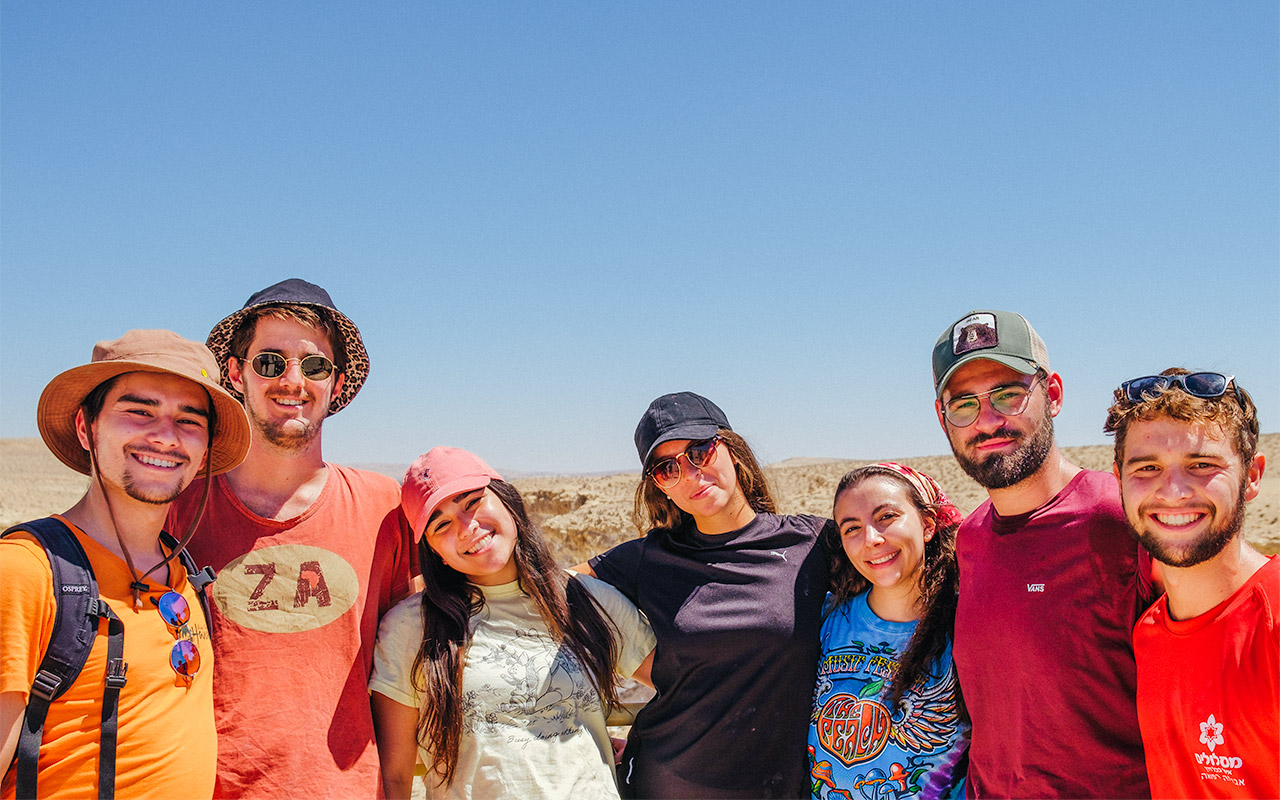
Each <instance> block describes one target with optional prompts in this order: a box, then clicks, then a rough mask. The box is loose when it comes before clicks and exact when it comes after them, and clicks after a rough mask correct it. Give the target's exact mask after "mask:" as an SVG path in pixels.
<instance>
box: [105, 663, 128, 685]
mask: <svg viewBox="0 0 1280 800" xmlns="http://www.w3.org/2000/svg"><path fill="white" fill-rule="evenodd" d="M128 670H129V665H128V663H126V662H125V660H124V659H123V658H113V659H111V660H110V661H108V662H107V688H109V689H122V688H124V684H125V680H126V678H125V676H124V674H125V673H126V672H127V671H128Z"/></svg>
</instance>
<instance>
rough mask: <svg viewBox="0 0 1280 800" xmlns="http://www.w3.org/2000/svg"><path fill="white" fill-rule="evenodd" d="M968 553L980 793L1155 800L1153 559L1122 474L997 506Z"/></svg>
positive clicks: (974, 774) (957, 650)
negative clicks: (1139, 652) (1139, 688)
mask: <svg viewBox="0 0 1280 800" xmlns="http://www.w3.org/2000/svg"><path fill="white" fill-rule="evenodd" d="M1140 553H1141V554H1142V555H1140ZM956 556H957V559H958V561H959V565H960V601H959V605H958V606H957V609H956V632H955V644H954V649H953V652H954V656H955V662H956V670H957V672H958V674H959V676H960V688H961V690H962V691H963V693H964V701H965V704H966V706H967V707H968V710H969V714H970V717H971V718H972V720H973V739H972V741H971V743H970V746H969V780H968V784H967V785H968V794H969V796H970V797H1108V798H1133V797H1148V796H1149V795H1150V792H1149V789H1148V787H1147V773H1146V767H1145V765H1144V763H1143V751H1142V740H1141V736H1140V735H1139V733H1138V713H1137V708H1136V701H1135V695H1136V682H1137V680H1136V669H1135V666H1134V661H1133V647H1132V643H1131V642H1132V639H1131V636H1132V631H1133V624H1134V622H1135V621H1137V618H1138V614H1139V612H1140V611H1141V610H1142V609H1143V608H1145V607H1146V603H1148V602H1150V597H1151V594H1152V589H1151V574H1150V561H1149V559H1147V558H1145V552H1143V551H1142V550H1141V548H1140V547H1139V546H1138V544H1137V542H1136V541H1135V540H1134V538H1133V536H1132V535H1131V534H1130V533H1129V526H1128V524H1127V523H1126V522H1125V518H1124V513H1123V511H1122V510H1121V508H1120V490H1119V487H1118V485H1117V484H1116V480H1115V478H1114V477H1113V476H1112V475H1111V474H1110V473H1106V472H1094V471H1090V470H1085V471H1082V472H1081V473H1080V474H1078V475H1077V476H1076V477H1075V478H1073V479H1072V480H1071V482H1070V483H1068V484H1067V486H1066V487H1065V488H1063V490H1062V491H1061V492H1059V493H1058V495H1057V496H1056V497H1054V498H1053V499H1052V500H1050V501H1049V502H1048V503H1046V504H1044V505H1043V506H1041V507H1040V508H1037V509H1036V510H1034V511H1031V512H1029V513H1027V514H1021V515H1018V516H1015V517H1001V516H1000V515H999V514H997V513H996V512H995V509H994V508H993V507H992V506H991V502H990V501H989V500H988V501H987V502H985V503H983V504H982V505H980V506H978V508H977V509H976V510H975V511H974V512H973V513H972V514H970V515H969V517H968V518H967V519H966V520H965V521H964V523H963V524H962V525H961V526H960V530H959V532H958V533H957V536H956Z"/></svg>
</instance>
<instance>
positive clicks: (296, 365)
mask: <svg viewBox="0 0 1280 800" xmlns="http://www.w3.org/2000/svg"><path fill="white" fill-rule="evenodd" d="M276 380H278V381H279V382H280V383H281V384H283V385H285V386H301V385H302V384H303V377H302V361H301V360H300V359H296V358H291V359H289V360H287V361H285V362H284V372H283V373H282V374H281V375H280V377H279V378H276Z"/></svg>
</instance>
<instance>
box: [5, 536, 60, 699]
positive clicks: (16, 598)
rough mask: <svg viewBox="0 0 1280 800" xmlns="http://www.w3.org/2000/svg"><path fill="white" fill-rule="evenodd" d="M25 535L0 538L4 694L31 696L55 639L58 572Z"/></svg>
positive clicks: (35, 543) (42, 550)
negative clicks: (41, 665)
mask: <svg viewBox="0 0 1280 800" xmlns="http://www.w3.org/2000/svg"><path fill="white" fill-rule="evenodd" d="M20 537H22V534H17V535H15V536H10V537H8V538H5V539H0V573H3V576H4V579H3V581H0V620H4V623H3V624H0V692H20V693H21V694H22V695H23V697H26V696H27V695H28V694H30V692H31V682H32V681H33V680H35V675H36V671H37V670H38V669H39V668H40V661H41V660H42V659H43V658H44V654H45V651H46V650H47V649H48V647H49V637H50V636H52V635H53V620H54V612H55V605H54V599H53V571H52V570H51V569H50V568H49V559H48V557H47V556H46V555H45V554H44V548H42V547H41V546H40V545H39V543H37V542H35V541H34V540H32V539H28V538H20Z"/></svg>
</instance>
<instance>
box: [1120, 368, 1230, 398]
mask: <svg viewBox="0 0 1280 800" xmlns="http://www.w3.org/2000/svg"><path fill="white" fill-rule="evenodd" d="M1174 386H1177V387H1179V388H1180V389H1182V391H1184V392H1186V393H1187V394H1189V395H1191V396H1192V397H1199V398H1202V399H1205V400H1211V399H1213V398H1215V397H1222V396H1223V395H1224V394H1226V393H1227V387H1231V388H1232V389H1234V390H1235V395H1236V402H1238V403H1240V405H1241V406H1242V407H1243V406H1244V400H1243V399H1241V397H1240V387H1238V386H1236V385H1235V376H1234V375H1223V374H1222V373H1221V372H1189V373H1187V374H1186V375H1146V376H1143V377H1141V378H1133V379H1132V380H1127V381H1125V382H1124V383H1122V384H1120V391H1121V392H1123V393H1124V396H1125V399H1127V400H1128V401H1129V402H1131V403H1141V402H1142V401H1144V400H1152V399H1154V398H1156V397H1159V396H1160V395H1162V394H1164V393H1165V392H1167V391H1169V389H1170V388H1172V387H1174Z"/></svg>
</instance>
